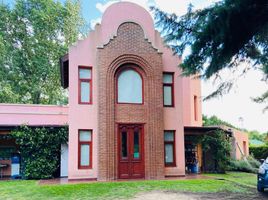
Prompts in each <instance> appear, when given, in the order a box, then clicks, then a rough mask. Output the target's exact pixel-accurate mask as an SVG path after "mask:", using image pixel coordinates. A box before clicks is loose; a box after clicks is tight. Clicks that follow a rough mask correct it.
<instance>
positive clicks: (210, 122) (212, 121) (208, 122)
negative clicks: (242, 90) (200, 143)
mask: <svg viewBox="0 0 268 200" xmlns="http://www.w3.org/2000/svg"><path fill="white" fill-rule="evenodd" d="M221 125H224V126H228V127H230V128H236V127H235V126H234V125H232V124H230V123H229V122H225V121H223V120H221V119H220V118H218V117H217V116H215V115H213V116H211V117H207V116H206V115H203V126H221ZM236 129H238V128H236Z"/></svg>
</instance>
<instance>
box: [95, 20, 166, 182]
mask: <svg viewBox="0 0 268 200" xmlns="http://www.w3.org/2000/svg"><path fill="white" fill-rule="evenodd" d="M125 64H132V65H133V67H135V68H136V69H137V70H138V71H139V72H140V73H141V75H142V77H143V84H144V104H143V105H130V104H120V105H118V104H116V91H115V89H116V78H115V77H116V73H117V71H118V69H119V68H120V67H124V65H125ZM97 70H98V79H99V88H98V89H99V113H98V114H99V115H98V121H99V135H98V137H99V150H98V154H99V161H98V163H99V169H98V179H99V180H113V179H117V177H118V175H117V159H118V158H117V124H118V123H144V124H145V125H144V151H145V178H146V179H161V178H163V177H164V147H163V96H162V72H163V65H162V54H161V53H159V52H158V51H157V50H156V49H154V48H153V47H152V45H151V43H150V42H148V40H146V39H145V36H144V33H143V30H142V28H141V27H140V26H139V25H137V24H135V23H130V22H128V23H124V24H122V25H121V26H120V27H119V29H118V33H117V36H116V37H115V38H113V39H111V40H110V42H109V43H108V44H107V45H105V46H104V47H103V48H99V49H98V51H97Z"/></svg>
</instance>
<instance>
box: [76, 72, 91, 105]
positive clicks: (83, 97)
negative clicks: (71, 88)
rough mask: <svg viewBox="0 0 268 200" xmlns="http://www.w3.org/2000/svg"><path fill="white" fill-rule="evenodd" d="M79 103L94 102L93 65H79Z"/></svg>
mask: <svg viewBox="0 0 268 200" xmlns="http://www.w3.org/2000/svg"><path fill="white" fill-rule="evenodd" d="M79 103H80V104H92V68H91V67H79Z"/></svg>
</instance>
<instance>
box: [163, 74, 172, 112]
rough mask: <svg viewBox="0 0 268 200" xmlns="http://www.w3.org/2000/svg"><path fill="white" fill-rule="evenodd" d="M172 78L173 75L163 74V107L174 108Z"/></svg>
mask: <svg viewBox="0 0 268 200" xmlns="http://www.w3.org/2000/svg"><path fill="white" fill-rule="evenodd" d="M173 93H174V78H173V73H164V74H163V98H164V99H163V100H164V106H166V107H173V106H174V94H173Z"/></svg>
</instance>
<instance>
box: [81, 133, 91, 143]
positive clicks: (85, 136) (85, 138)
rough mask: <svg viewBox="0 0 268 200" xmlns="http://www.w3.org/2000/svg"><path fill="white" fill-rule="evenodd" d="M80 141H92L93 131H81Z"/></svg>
mask: <svg viewBox="0 0 268 200" xmlns="http://www.w3.org/2000/svg"><path fill="white" fill-rule="evenodd" d="M79 134H80V142H90V141H91V131H79Z"/></svg>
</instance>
